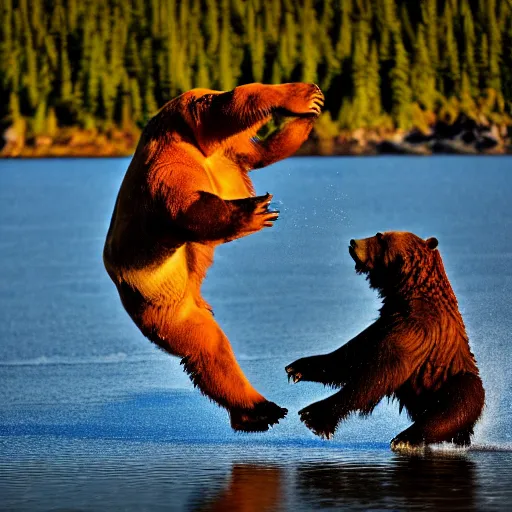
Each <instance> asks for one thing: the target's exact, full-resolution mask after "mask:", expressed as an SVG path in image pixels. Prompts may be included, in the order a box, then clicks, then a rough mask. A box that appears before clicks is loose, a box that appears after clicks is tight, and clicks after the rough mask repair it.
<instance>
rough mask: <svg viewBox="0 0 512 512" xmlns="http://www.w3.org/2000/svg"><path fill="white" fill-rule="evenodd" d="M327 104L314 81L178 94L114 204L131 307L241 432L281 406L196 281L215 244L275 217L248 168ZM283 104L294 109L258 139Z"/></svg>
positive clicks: (115, 274)
mask: <svg viewBox="0 0 512 512" xmlns="http://www.w3.org/2000/svg"><path fill="white" fill-rule="evenodd" d="M322 105H323V95H322V93H321V92H320V90H319V89H318V87H317V86H315V85H313V84H302V83H298V84H283V85H262V84H249V85H244V86H241V87H237V88H236V89H234V90H233V91H229V92H220V91H212V90H209V89H194V90H192V91H189V92H187V93H185V94H182V95H181V96H179V97H177V98H175V99H174V100H172V101H170V102H169V103H167V104H166V105H165V106H164V107H163V108H162V109H161V110H160V111H159V112H158V113H157V114H156V115H155V117H153V118H152V119H151V120H150V121H149V122H148V124H147V126H146V128H145V129H144V131H143V133H142V135H141V138H140V141H139V144H138V147H137V150H136V152H135V155H134V157H133V159H132V161H131V163H130V166H129V168H128V171H127V173H126V176H125V178H124V180H123V183H122V185H121V189H120V191H119V194H118V197H117V201H116V205H115V208H114V213H113V216H112V221H111V225H110V229H109V231H108V235H107V240H106V243H105V249H104V262H105V266H106V269H107V271H108V273H109V275H110V277H111V278H112V280H113V281H114V283H115V284H116V286H117V289H118V291H119V294H120V297H121V301H122V303H123V305H124V307H125V309H126V310H127V312H128V313H129V315H130V316H131V318H132V319H133V321H134V322H135V323H136V324H137V326H138V327H139V328H140V330H141V331H142V332H143V333H144V335H146V336H147V337H148V338H149V339H150V340H152V341H153V342H154V343H156V344H157V345H158V346H159V347H161V348H162V349H164V350H166V351H167V352H169V353H170V354H173V355H176V356H178V357H181V358H182V363H183V366H184V369H185V370H186V371H187V372H188V373H189V375H190V376H191V378H192V381H193V382H194V384H195V385H196V386H197V387H199V389H200V390H201V391H202V392H203V393H204V394H205V395H207V396H208V397H209V398H211V399H212V400H214V401H215V402H217V403H218V404H219V405H221V406H223V407H225V408H226V409H227V410H228V411H229V412H230V415H231V424H232V426H233V428H234V429H236V430H246V431H256V430H266V429H268V427H269V425H272V424H274V423H277V421H278V420H279V419H280V418H283V417H284V415H285V414H286V409H282V408H280V407H278V406H277V405H276V404H274V403H273V402H269V401H267V400H265V398H264V397H263V396H262V395H261V394H260V393H258V392H257V391H256V390H255V389H254V388H253V387H252V386H251V384H250V383H249V381H248V380H247V378H246V377H245V375H244V374H243V372H242V370H241V368H240V367H239V365H238V364H237V362H236V360H235V357H234V354H233V351H232V349H231V345H230V343H229V341H228V339H227V338H226V336H225V335H224V333H223V332H222V330H221V329H220V327H219V326H218V324H217V323H216V322H215V320H214V319H213V316H212V313H211V307H210V306H209V305H208V304H207V303H206V301H205V300H204V299H203V298H202V296H201V283H202V281H203V279H204V277H205V275H206V272H207V270H208V268H209V267H210V265H211V264H212V261H213V253H214V249H215V247H216V246H217V245H219V244H221V243H224V242H228V241H230V240H234V239H237V238H240V237H242V236H246V235H249V234H251V233H255V232H257V231H259V230H261V229H263V228H264V227H270V226H271V225H272V223H273V222H274V221H275V220H276V219H277V216H278V212H271V211H269V210H268V206H269V203H270V200H271V196H270V195H266V196H261V197H254V189H253V186H252V183H251V179H250V177H249V174H248V171H250V170H251V169H254V168H257V167H263V166H266V165H269V164H271V163H273V162H275V161H277V160H280V159H282V158H285V157H287V156H289V155H291V154H293V153H294V152H295V151H296V150H297V149H298V148H299V147H300V145H301V144H302V143H303V142H304V140H305V139H306V138H307V136H308V135H309V132H310V130H311V128H312V126H313V122H314V120H315V119H316V117H317V116H318V114H319V113H320V109H321V107H322ZM276 112H282V113H284V114H286V115H289V116H293V119H292V120H291V121H290V122H288V123H287V124H286V125H285V126H284V127H283V129H282V130H280V131H279V132H277V133H275V134H274V135H273V136H271V137H269V138H268V139H266V140H265V141H259V140H258V139H257V138H255V135H256V133H257V131H258V130H259V129H260V128H261V127H262V125H263V124H264V123H266V122H267V121H269V120H270V119H271V117H272V115H273V114H275V113H276ZM254 334H255V336H257V333H254Z"/></svg>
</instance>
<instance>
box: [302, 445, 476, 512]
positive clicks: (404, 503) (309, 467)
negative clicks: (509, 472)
mask: <svg viewBox="0 0 512 512" xmlns="http://www.w3.org/2000/svg"><path fill="white" fill-rule="evenodd" d="M296 485H297V491H298V496H299V497H300V498H299V499H300V501H301V502H302V505H303V506H304V508H305V509H308V508H312V507H313V506H314V508H318V507H320V508H337V509H348V508H350V509H362V510H367V509H392V510H414V509H421V510H464V511H468V510H476V506H475V474H474V464H473V462H471V461H470V460H468V459H466V458H465V457H464V456H462V455H461V456H445V455H443V456H441V455H434V454H433V455H431V456H428V457H427V456H424V457H421V456H413V457H410V456H396V457H395V458H394V459H393V460H391V461H389V462H386V463H384V464H382V465H378V463H375V462H374V461H371V462H369V464H368V465H367V466H364V465H362V460H358V461H357V462H353V463H350V462H349V463H343V462H335V463H330V464H329V463H327V462H321V463H308V464H304V465H301V466H299V467H298V469H297V482H296Z"/></svg>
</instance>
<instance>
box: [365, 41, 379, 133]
mask: <svg viewBox="0 0 512 512" xmlns="http://www.w3.org/2000/svg"><path fill="white" fill-rule="evenodd" d="M367 75H368V76H367V89H366V90H367V97H368V120H369V123H370V124H371V123H372V122H373V123H374V122H376V121H377V119H378V118H379V116H380V115H381V113H382V104H381V98H380V73H379V51H378V49H377V43H376V42H375V41H374V42H373V43H372V46H371V50H370V57H369V60H368V72H367Z"/></svg>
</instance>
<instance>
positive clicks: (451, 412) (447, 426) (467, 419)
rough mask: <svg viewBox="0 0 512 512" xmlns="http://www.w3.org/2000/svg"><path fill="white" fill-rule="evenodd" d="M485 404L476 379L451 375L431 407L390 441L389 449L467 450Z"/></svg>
mask: <svg viewBox="0 0 512 512" xmlns="http://www.w3.org/2000/svg"><path fill="white" fill-rule="evenodd" d="M484 401H485V392H484V388H483V386H482V380H481V379H480V377H479V376H478V375H475V374H473V373H460V374H457V375H454V376H453V377H451V378H450V379H449V380H448V381H447V382H446V384H445V385H444V386H443V387H442V388H441V389H440V390H439V391H438V392H437V393H436V394H435V396H434V399H433V400H431V403H432V404H433V405H431V406H430V407H429V408H427V410H426V411H425V413H423V414H421V415H420V416H418V417H417V418H416V421H415V422H414V423H413V424H412V425H411V426H410V427H409V428H407V429H406V430H404V431H403V432H402V433H400V434H398V435H397V436H396V437H395V438H394V439H393V440H392V441H391V448H392V449H400V448H402V447H421V446H425V445H429V444H436V443H442V442H452V443H454V444H455V445H457V446H469V445H470V444H471V436H472V435H473V428H474V426H475V423H476V422H477V421H478V419H479V417H480V415H481V413H482V409H483V406H484Z"/></svg>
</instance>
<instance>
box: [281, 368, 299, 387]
mask: <svg viewBox="0 0 512 512" xmlns="http://www.w3.org/2000/svg"><path fill="white" fill-rule="evenodd" d="M285 370H286V373H287V374H288V382H290V380H293V382H294V384H297V382H300V381H301V380H302V373H300V372H297V371H295V370H294V369H293V368H292V367H291V366H287V367H286V368H285Z"/></svg>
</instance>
